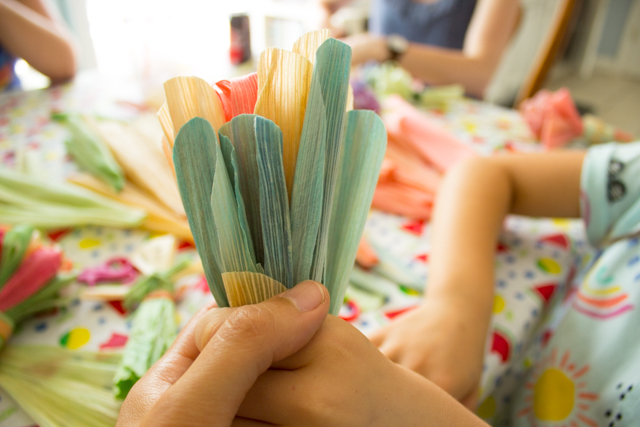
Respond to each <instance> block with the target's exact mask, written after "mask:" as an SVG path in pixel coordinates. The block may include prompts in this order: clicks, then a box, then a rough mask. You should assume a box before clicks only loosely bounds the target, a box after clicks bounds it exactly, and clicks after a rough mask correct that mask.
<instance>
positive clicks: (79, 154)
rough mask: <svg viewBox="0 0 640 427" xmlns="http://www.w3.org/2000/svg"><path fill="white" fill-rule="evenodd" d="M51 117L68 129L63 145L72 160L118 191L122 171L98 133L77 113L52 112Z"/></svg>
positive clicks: (121, 184) (122, 177) (122, 182)
mask: <svg viewBox="0 0 640 427" xmlns="http://www.w3.org/2000/svg"><path fill="white" fill-rule="evenodd" d="M52 118H53V119H54V120H56V121H58V122H60V123H63V124H64V125H65V126H66V127H67V129H69V132H70V134H71V135H70V138H69V139H67V140H66V141H65V145H66V147H67V152H68V153H69V154H70V155H71V157H73V160H74V161H75V162H76V163H78V164H79V165H80V166H81V167H82V168H84V169H86V170H87V172H89V173H90V174H92V175H94V176H95V177H96V178H98V179H99V180H100V181H102V182H104V183H105V184H107V185H109V186H110V187H111V188H113V189H114V190H115V191H116V192H120V191H121V190H122V187H124V183H125V178H124V172H123V171H122V168H121V167H120V165H119V164H118V162H116V160H115V159H114V158H113V155H112V154H111V151H109V148H108V147H107V145H106V144H105V142H104V141H102V139H101V137H100V136H99V134H98V133H97V132H96V131H94V130H93V129H92V127H91V126H90V125H89V124H88V123H87V122H86V121H85V120H84V118H83V117H82V116H81V115H79V114H54V115H53V116H52Z"/></svg>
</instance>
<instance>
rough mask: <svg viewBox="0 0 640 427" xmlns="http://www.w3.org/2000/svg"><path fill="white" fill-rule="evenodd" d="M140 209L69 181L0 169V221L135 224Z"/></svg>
mask: <svg viewBox="0 0 640 427" xmlns="http://www.w3.org/2000/svg"><path fill="white" fill-rule="evenodd" d="M144 218H145V214H144V212H142V211H140V210H137V209H132V208H129V207H127V206H125V205H122V204H120V203H116V202H114V201H112V200H109V199H107V198H104V197H101V196H98V195H96V194H94V193H92V192H90V191H87V190H84V189H82V188H79V187H77V186H73V185H69V184H52V183H50V182H48V181H45V180H42V179H38V178H34V177H32V176H29V175H24V174H20V173H16V172H11V171H9V170H6V169H2V170H0V223H2V224H11V225H13V224H31V225H33V226H34V227H38V228H65V227H77V226H82V225H103V226H108V227H136V226H138V225H140V223H141V222H142V220H143V219H144Z"/></svg>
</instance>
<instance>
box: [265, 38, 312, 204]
mask: <svg viewBox="0 0 640 427" xmlns="http://www.w3.org/2000/svg"><path fill="white" fill-rule="evenodd" d="M312 71H313V66H312V64H311V62H310V61H309V60H308V59H307V58H305V57H304V56H302V55H298V54H297V53H293V52H289V51H286V50H281V49H276V48H270V49H267V50H265V51H264V52H262V55H260V61H259V62H258V100H257V101H256V108H255V114H258V115H260V116H262V117H264V118H267V119H269V120H271V121H273V122H274V123H275V124H276V125H277V126H278V127H279V128H280V130H281V131H282V142H283V148H282V153H283V162H284V170H285V177H286V182H287V193H288V194H289V196H290V195H291V190H292V188H293V177H294V174H295V170H296V161H297V158H298V147H299V145H300V135H301V134H302V125H303V123H304V114H305V110H306V107H307V97H308V93H309V85H310V84H311V73H312Z"/></svg>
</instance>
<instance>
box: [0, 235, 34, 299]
mask: <svg viewBox="0 0 640 427" xmlns="http://www.w3.org/2000/svg"><path fill="white" fill-rule="evenodd" d="M32 236H33V227H32V226H30V225H16V226H15V227H13V228H11V229H10V230H9V231H7V232H6V233H5V235H4V239H3V240H2V256H1V257H0V290H1V289H2V287H3V286H4V284H5V283H6V282H7V280H9V277H11V275H12V274H13V273H14V272H15V271H16V269H17V268H18V266H20V264H21V263H22V260H23V259H24V254H25V253H26V252H27V248H28V247H29V243H30V242H31V237H32Z"/></svg>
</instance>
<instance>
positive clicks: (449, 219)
mask: <svg viewBox="0 0 640 427" xmlns="http://www.w3.org/2000/svg"><path fill="white" fill-rule="evenodd" d="M584 155H585V153H584V152H577V151H563V152H555V153H546V154H526V155H505V156H496V157H490V158H477V159H472V160H469V161H466V162H465V163H463V164H461V165H460V166H458V167H456V168H455V169H454V170H452V171H451V172H450V173H449V174H448V175H447V177H446V179H445V180H444V182H443V184H442V186H441V188H440V191H439V194H438V199H437V204H436V210H435V214H434V219H433V226H432V228H431V230H432V233H433V234H432V251H431V256H430V267H429V284H428V292H427V296H426V298H425V300H424V303H423V305H422V306H421V307H420V308H419V309H417V310H414V311H412V312H409V313H407V315H405V316H404V317H402V318H400V319H399V320H398V321H396V322H394V323H392V324H390V325H389V326H387V327H386V328H384V329H382V330H381V331H379V332H378V333H377V334H376V335H374V336H373V337H372V341H373V342H374V343H375V344H376V345H377V346H378V347H379V348H380V350H381V351H382V352H383V353H384V354H386V355H387V356H388V357H389V358H390V359H391V360H393V361H395V362H397V363H399V364H401V365H403V366H406V367H408V368H410V369H412V370H414V371H416V372H418V373H420V374H422V375H424V376H425V377H427V378H429V379H431V380H432V381H434V382H435V383H436V384H438V385H440V386H441V387H442V388H444V389H445V390H447V391H448V392H449V393H451V394H452V395H453V396H454V397H456V398H457V399H459V400H461V401H462V402H463V403H464V404H466V405H467V406H469V407H473V406H474V405H475V403H476V399H477V396H476V393H477V388H478V384H479V381H480V376H481V374H482V360H483V356H484V345H485V339H486V335H487V331H488V328H489V322H490V319H491V311H492V306H493V288H494V272H493V266H494V257H495V248H496V244H497V239H498V234H499V232H500V229H501V226H502V222H503V220H504V218H505V216H506V214H507V213H514V214H520V215H530V216H547V217H578V216H579V214H580V208H579V195H580V170H581V166H582V161H583V158H584Z"/></svg>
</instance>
